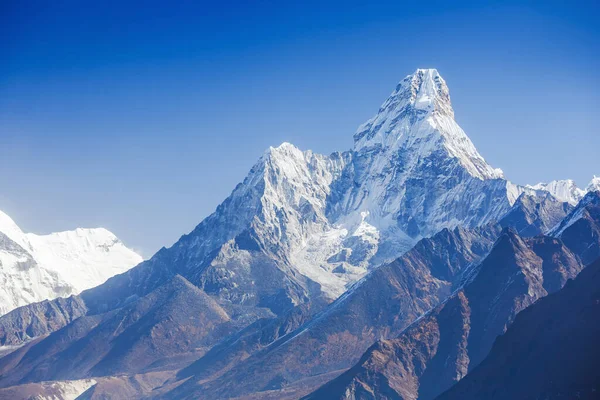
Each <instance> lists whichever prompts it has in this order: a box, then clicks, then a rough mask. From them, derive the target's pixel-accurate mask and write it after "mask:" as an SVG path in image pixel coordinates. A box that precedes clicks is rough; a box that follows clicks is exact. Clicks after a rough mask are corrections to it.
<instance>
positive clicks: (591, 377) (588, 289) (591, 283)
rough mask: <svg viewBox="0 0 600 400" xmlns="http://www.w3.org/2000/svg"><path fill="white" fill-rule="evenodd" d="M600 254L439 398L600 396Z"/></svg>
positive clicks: (528, 311) (532, 309) (518, 320)
mask: <svg viewBox="0 0 600 400" xmlns="http://www.w3.org/2000/svg"><path fill="white" fill-rule="evenodd" d="M599 288H600V260H597V261H596V262H594V263H593V264H592V265H590V266H588V267H587V268H586V269H585V270H584V271H582V272H581V273H580V274H579V276H577V277H576V278H575V279H574V280H572V281H569V282H567V284H566V285H565V287H564V288H563V289H561V290H560V291H559V292H557V293H554V294H552V295H550V296H548V297H545V298H543V299H541V300H540V301H538V302H537V303H535V304H533V305H532V306H530V307H528V308H527V309H526V310H524V311H523V312H521V313H520V314H519V315H517V317H516V318H515V321H514V323H513V324H512V325H511V326H510V327H509V328H508V330H507V331H506V333H505V334H504V335H502V336H500V337H498V339H496V342H495V343H494V346H493V347H492V350H491V351H490V354H489V355H488V356H487V357H486V358H485V360H483V361H482V362H481V364H480V365H479V366H478V367H477V368H475V369H474V370H473V371H472V372H470V373H469V374H468V375H467V376H466V377H465V378H464V379H462V380H461V381H459V382H458V383H457V384H456V385H455V386H453V387H452V388H451V389H450V390H448V391H447V392H446V393H444V394H443V395H441V396H439V397H438V398H437V399H438V400H453V399H461V400H468V399H490V400H492V399H510V398H519V399H548V400H550V399H575V398H577V399H596V398H598V393H599V392H600V372H599V371H600V346H598V335H600V289H599Z"/></svg>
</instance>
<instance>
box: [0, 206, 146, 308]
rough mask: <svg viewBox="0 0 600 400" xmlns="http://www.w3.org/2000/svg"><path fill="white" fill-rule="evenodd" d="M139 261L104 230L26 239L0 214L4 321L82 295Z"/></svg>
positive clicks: (28, 235) (0, 295)
mask: <svg viewBox="0 0 600 400" xmlns="http://www.w3.org/2000/svg"><path fill="white" fill-rule="evenodd" d="M141 261H142V257H140V256H139V255H138V254H137V253H135V252H134V251H132V250H130V249H129V248H127V247H125V245H124V244H123V243H122V242H121V241H120V240H119V239H118V238H117V237H116V236H115V235H114V234H113V233H112V232H110V231H108V230H106V229H104V228H96V229H83V228H78V229H75V230H72V231H65V232H56V233H51V234H48V235H36V234H33V233H24V232H23V231H22V230H21V229H20V228H19V227H18V226H17V224H16V223H15V222H14V221H13V220H12V219H11V218H10V217H9V216H8V215H6V214H5V213H3V212H1V211H0V281H1V282H2V286H1V287H0V315H1V314H4V313H6V312H8V311H10V310H12V309H13V308H16V307H20V306H22V305H25V304H28V303H32V302H36V301H41V300H45V299H52V298H55V297H66V296H70V295H71V294H76V293H79V292H81V291H82V290H85V289H89V288H91V287H94V286H96V285H99V284H100V283H103V282H104V281H106V280H107V279H108V278H110V277H112V276H114V275H116V274H119V273H122V272H125V271H126V270H128V269H129V268H131V267H133V266H135V265H137V264H139V263H140V262H141Z"/></svg>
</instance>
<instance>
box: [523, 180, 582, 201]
mask: <svg viewBox="0 0 600 400" xmlns="http://www.w3.org/2000/svg"><path fill="white" fill-rule="evenodd" d="M526 187H527V188H530V189H533V190H542V191H545V192H548V193H550V194H551V195H552V196H554V197H555V198H556V199H558V200H560V201H564V202H567V203H569V204H571V205H576V204H577V203H578V202H579V200H581V199H582V198H583V196H585V193H586V192H587V191H586V190H582V189H579V188H578V187H577V185H576V184H575V182H574V181H573V180H571V179H565V180H554V181H551V182H548V183H543V182H542V183H538V184H535V185H527V186H526Z"/></svg>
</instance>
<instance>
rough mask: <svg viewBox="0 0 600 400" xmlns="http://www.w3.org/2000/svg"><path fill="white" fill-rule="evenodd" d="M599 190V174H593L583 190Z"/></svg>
mask: <svg viewBox="0 0 600 400" xmlns="http://www.w3.org/2000/svg"><path fill="white" fill-rule="evenodd" d="M599 190H600V176H596V175H594V177H593V178H592V180H591V181H590V183H589V184H588V185H587V187H586V188H585V191H586V193H587V192H592V191H594V192H597V191H599Z"/></svg>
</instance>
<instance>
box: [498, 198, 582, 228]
mask: <svg viewBox="0 0 600 400" xmlns="http://www.w3.org/2000/svg"><path fill="white" fill-rule="evenodd" d="M573 208H574V207H573V206H571V204H569V203H568V202H562V201H560V200H557V199H556V198H555V197H554V196H552V195H551V194H550V193H545V192H541V193H536V194H534V195H531V194H528V193H523V194H521V195H520V196H519V198H518V199H517V201H516V202H515V204H513V206H512V207H511V209H510V210H509V211H508V212H507V213H506V214H505V215H504V216H503V217H502V218H501V219H500V221H499V224H500V226H502V227H512V228H514V229H515V230H516V231H517V232H518V233H519V235H520V236H535V235H539V234H542V233H547V232H548V231H549V230H550V229H552V228H554V227H555V226H556V225H557V224H559V223H560V222H561V221H562V220H563V219H564V218H565V217H566V216H567V214H568V213H569V212H571V210H572V209H573Z"/></svg>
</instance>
